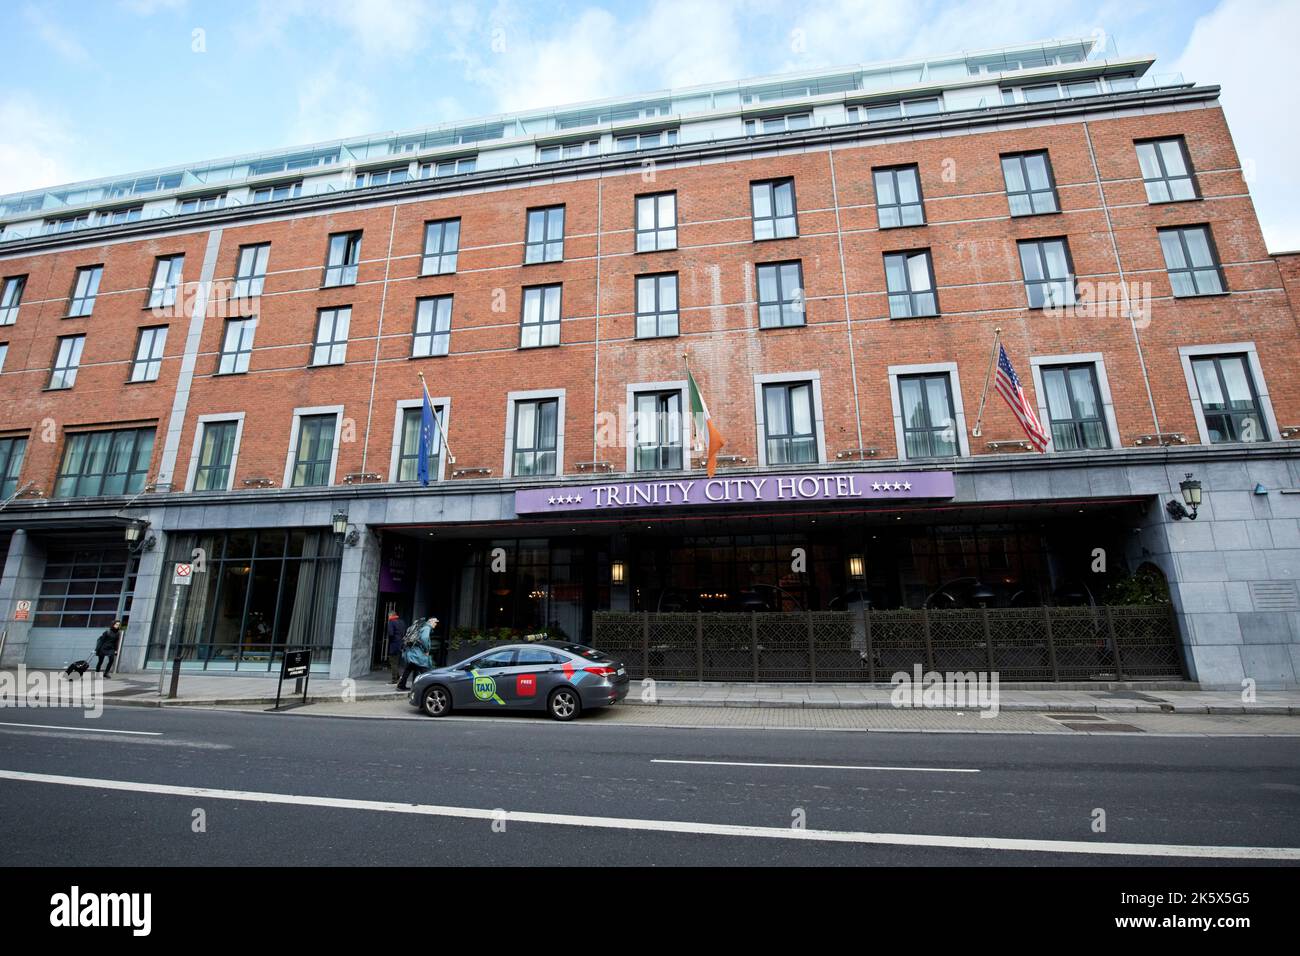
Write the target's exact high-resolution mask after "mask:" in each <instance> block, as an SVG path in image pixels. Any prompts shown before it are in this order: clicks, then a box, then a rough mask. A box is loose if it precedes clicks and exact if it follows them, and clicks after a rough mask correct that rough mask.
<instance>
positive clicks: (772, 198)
mask: <svg viewBox="0 0 1300 956" xmlns="http://www.w3.org/2000/svg"><path fill="white" fill-rule="evenodd" d="M749 192H750V197H751V198H752V199H753V203H754V239H755V240H758V239H786V238H789V237H790V236H797V235H798V234H799V226H798V222H797V221H796V218H795V205H794V180H793V179H772V180H768V181H766V182H761V183H751V184H750V187H749Z"/></svg>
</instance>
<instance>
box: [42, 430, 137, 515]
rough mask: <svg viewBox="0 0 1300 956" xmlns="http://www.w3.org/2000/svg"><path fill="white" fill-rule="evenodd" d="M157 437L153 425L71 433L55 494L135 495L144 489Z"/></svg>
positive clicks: (63, 495)
mask: <svg viewBox="0 0 1300 956" xmlns="http://www.w3.org/2000/svg"><path fill="white" fill-rule="evenodd" d="M153 436H154V430H153V429H152V428H128V429H123V430H119V431H102V432H81V433H79V434H75V435H69V436H68V439H67V442H66V444H65V446H64V449H63V461H62V463H61V464H60V465H59V477H58V480H57V481H56V482H55V484H54V496H55V497H56V498H81V497H85V496H90V495H134V494H136V493H138V492H140V491H142V490H144V483H145V479H146V478H147V477H148V474H149V461H150V459H151V458H152V457H153Z"/></svg>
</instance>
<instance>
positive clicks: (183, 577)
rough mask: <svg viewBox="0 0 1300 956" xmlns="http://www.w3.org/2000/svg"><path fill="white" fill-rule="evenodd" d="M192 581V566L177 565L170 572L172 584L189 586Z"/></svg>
mask: <svg viewBox="0 0 1300 956" xmlns="http://www.w3.org/2000/svg"><path fill="white" fill-rule="evenodd" d="M193 580H194V565H192V564H177V565H176V567H175V569H174V570H173V571H172V584H189V583H190V582H191V581H193Z"/></svg>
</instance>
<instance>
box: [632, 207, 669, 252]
mask: <svg viewBox="0 0 1300 956" xmlns="http://www.w3.org/2000/svg"><path fill="white" fill-rule="evenodd" d="M676 248H677V194H676V193H655V194H653V195H649V196H637V197H636V251H637V252H655V251H658V250H663V249H676Z"/></svg>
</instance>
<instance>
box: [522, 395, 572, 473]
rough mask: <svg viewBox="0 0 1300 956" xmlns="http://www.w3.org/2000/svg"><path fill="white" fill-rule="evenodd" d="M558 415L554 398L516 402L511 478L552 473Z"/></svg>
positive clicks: (557, 404)
mask: <svg viewBox="0 0 1300 956" xmlns="http://www.w3.org/2000/svg"><path fill="white" fill-rule="evenodd" d="M559 415H560V402H559V400H558V399H555V398H544V399H538V400H536V401H527V402H515V450H514V468H513V469H512V471H511V473H512V474H513V475H515V476H517V477H519V478H526V477H529V476H531V475H553V474H555V459H556V454H555V450H556V439H557V435H558V426H559Z"/></svg>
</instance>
